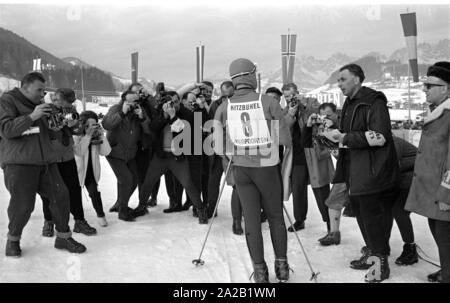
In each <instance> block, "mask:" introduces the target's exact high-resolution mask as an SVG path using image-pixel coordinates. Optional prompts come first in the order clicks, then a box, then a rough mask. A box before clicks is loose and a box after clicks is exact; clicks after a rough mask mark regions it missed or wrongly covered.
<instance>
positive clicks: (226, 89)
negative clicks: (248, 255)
mask: <svg viewBox="0 0 450 303" xmlns="http://www.w3.org/2000/svg"><path fill="white" fill-rule="evenodd" d="M220 91H221V93H222V96H221V97H220V98H219V99H217V100H215V101H214V102H213V103H212V104H211V107H210V109H209V113H208V115H209V119H210V120H211V119H214V115H215V114H216V111H217V109H218V108H219V106H220V105H221V104H222V103H223V102H224V101H225V100H227V99H228V98H230V97H231V96H233V94H234V86H233V82H231V81H225V82H223V83H222V84H221V85H220ZM208 166H209V178H208V216H209V217H210V218H211V217H212V215H213V212H214V208H215V207H216V203H217V197H218V196H219V189H220V188H219V187H220V179H221V178H222V174H223V160H222V157H220V156H219V155H217V154H215V153H214V154H213V155H211V156H209V162H208ZM225 167H226V166H225ZM233 186H234V185H233ZM233 192H236V191H235V190H233ZM233 195H234V196H237V192H236V194H233ZM234 196H233V197H234ZM231 200H232V203H233V201H234V202H236V201H237V202H238V203H239V199H231ZM239 207H240V205H234V207H233V206H232V210H233V209H234V210H236V209H239ZM216 214H217V213H216ZM241 217H242V214H241V213H239V212H236V213H235V212H233V218H235V220H233V221H234V223H233V229H234V230H238V233H240V231H241V230H242V224H241Z"/></svg>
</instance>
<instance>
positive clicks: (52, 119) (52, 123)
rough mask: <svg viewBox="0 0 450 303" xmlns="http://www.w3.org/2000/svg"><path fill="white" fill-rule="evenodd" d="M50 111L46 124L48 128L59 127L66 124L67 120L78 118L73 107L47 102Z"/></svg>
mask: <svg viewBox="0 0 450 303" xmlns="http://www.w3.org/2000/svg"><path fill="white" fill-rule="evenodd" d="M49 105H50V108H51V113H50V115H49V117H48V125H49V127H50V128H59V127H62V126H65V125H67V123H68V122H71V121H75V120H78V119H79V118H80V115H79V114H78V113H77V110H76V109H75V108H74V107H73V106H70V107H63V106H60V105H56V104H49Z"/></svg>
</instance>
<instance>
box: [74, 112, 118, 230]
mask: <svg viewBox="0 0 450 303" xmlns="http://www.w3.org/2000/svg"><path fill="white" fill-rule="evenodd" d="M80 124H81V128H82V133H81V134H80V135H79V136H74V137H73V140H74V146H73V149H74V151H75V160H76V163H77V167H78V179H79V181H80V186H81V187H83V186H86V189H87V191H88V193H89V197H90V198H91V201H92V205H93V206H94V209H95V212H96V213H97V218H98V222H99V225H100V226H102V227H105V226H107V225H108V222H107V221H106V218H105V212H104V211H103V205H102V197H101V195H100V192H99V191H98V189H97V187H98V181H99V180H100V155H101V156H107V155H108V154H109V153H110V152H111V147H110V146H109V143H108V140H106V138H105V136H104V135H103V130H102V128H101V126H100V124H99V123H98V116H97V114H96V113H94V112H93V111H84V112H82V113H81V115H80Z"/></svg>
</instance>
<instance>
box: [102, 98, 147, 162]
mask: <svg viewBox="0 0 450 303" xmlns="http://www.w3.org/2000/svg"><path fill="white" fill-rule="evenodd" d="M122 106H123V101H122V102H120V103H119V104H117V105H114V106H112V107H111V108H110V109H109V111H108V113H107V114H106V115H105V117H104V118H103V120H102V125H103V128H104V129H105V130H106V131H107V132H106V138H107V140H108V142H109V145H110V146H111V153H110V154H109V155H108V157H111V158H116V159H122V160H124V161H126V162H128V161H129V160H131V159H133V158H134V157H135V156H136V152H137V149H138V142H142V140H143V133H144V132H145V133H147V134H150V130H149V123H150V120H149V119H148V118H147V116H146V115H145V117H144V119H139V117H137V116H136V115H135V114H132V113H130V112H128V113H127V114H126V115H125V114H124V113H123V112H122Z"/></svg>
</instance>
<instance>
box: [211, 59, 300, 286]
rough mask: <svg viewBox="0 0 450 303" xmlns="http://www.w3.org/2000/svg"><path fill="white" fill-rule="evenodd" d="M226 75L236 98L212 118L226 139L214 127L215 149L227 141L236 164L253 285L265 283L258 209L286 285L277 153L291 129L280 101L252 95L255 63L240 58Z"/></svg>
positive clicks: (276, 264)
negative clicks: (268, 233) (267, 222)
mask: <svg viewBox="0 0 450 303" xmlns="http://www.w3.org/2000/svg"><path fill="white" fill-rule="evenodd" d="M230 77H231V79H232V81H233V85H234V87H235V92H234V95H233V96H232V97H231V98H228V99H226V100H224V101H223V103H222V104H221V105H220V106H219V108H218V109H217V112H216V114H215V117H214V119H215V120H217V121H218V122H220V123H221V124H222V125H223V126H225V125H226V135H225V136H222V130H223V129H221V128H219V129H218V128H217V127H214V142H215V146H214V148H215V151H216V153H217V154H218V155H223V154H224V151H223V150H222V146H220V143H221V142H223V141H222V140H223V139H224V137H226V140H225V141H226V143H225V147H226V148H225V150H226V155H227V156H228V157H230V156H231V158H232V162H233V165H234V169H233V174H234V179H235V183H236V189H237V192H238V195H239V198H240V199H241V203H242V209H243V212H244V220H245V236H246V240H247V246H248V249H249V252H250V257H251V259H252V262H253V267H254V276H253V278H254V281H255V282H257V283H267V282H269V274H268V269H267V264H266V262H265V261H264V245H263V238H262V233H261V223H260V216H261V208H262V209H263V210H264V212H265V213H266V214H267V217H268V220H269V226H270V233H271V237H272V243H273V248H274V251H275V272H276V275H277V279H278V280H279V281H287V280H288V279H289V265H288V262H287V233H286V226H285V223H284V217H283V201H282V183H281V175H280V171H279V167H278V162H279V152H278V151H279V144H283V145H290V142H291V140H290V133H289V129H288V127H287V125H286V123H285V121H284V118H283V114H282V111H281V107H280V105H279V103H278V101H276V100H275V99H273V98H272V97H270V96H267V95H263V94H258V93H256V92H255V90H256V87H257V81H256V65H255V64H254V63H253V62H252V61H250V60H248V59H243V58H240V59H236V60H234V61H233V62H232V63H231V64H230ZM274 125H275V127H273V126H274ZM276 126H279V128H278V127H276ZM269 129H270V131H269Z"/></svg>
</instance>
